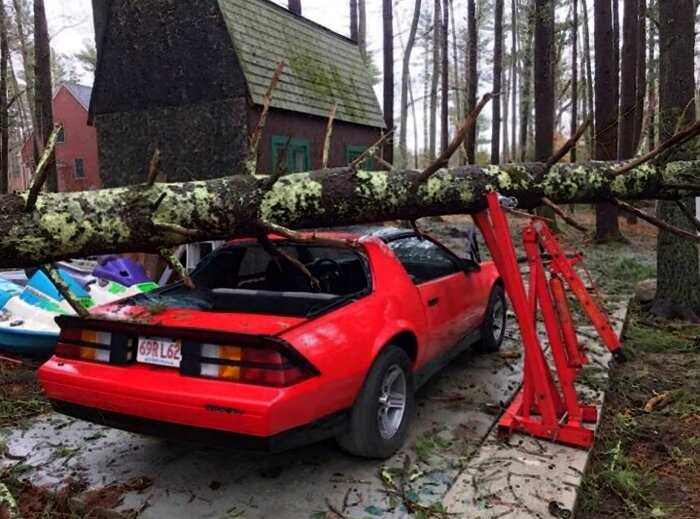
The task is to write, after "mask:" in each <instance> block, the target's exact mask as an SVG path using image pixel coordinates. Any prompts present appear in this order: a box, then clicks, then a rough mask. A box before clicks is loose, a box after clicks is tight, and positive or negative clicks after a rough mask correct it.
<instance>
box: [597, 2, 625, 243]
mask: <svg viewBox="0 0 700 519" xmlns="http://www.w3.org/2000/svg"><path fill="white" fill-rule="evenodd" d="M593 5H594V22H595V118H596V132H597V133H596V148H595V158H596V159H597V160H613V159H615V157H617V115H618V108H619V102H618V99H617V96H616V95H615V92H616V90H615V83H616V80H615V74H616V70H617V68H616V66H615V52H614V46H615V43H614V37H613V17H612V12H611V9H610V2H608V1H596V2H594V3H593ZM595 238H596V241H599V242H605V241H610V240H619V239H621V234H620V226H619V221H618V209H617V207H616V206H614V205H612V204H609V203H601V204H598V205H597V206H596V235H595Z"/></svg>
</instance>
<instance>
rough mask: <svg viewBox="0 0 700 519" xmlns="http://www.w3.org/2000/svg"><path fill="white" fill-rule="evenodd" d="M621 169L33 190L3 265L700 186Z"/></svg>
mask: <svg viewBox="0 0 700 519" xmlns="http://www.w3.org/2000/svg"><path fill="white" fill-rule="evenodd" d="M620 166H621V164H620V163H613V162H609V163H601V162H599V163H595V162H591V163H587V164H574V165H572V164H559V165H555V166H553V167H552V168H551V169H549V170H547V168H546V167H545V165H544V164H516V165H507V166H487V167H477V166H470V167H465V168H458V169H453V170H449V171H448V170H440V171H438V172H437V173H435V174H434V175H433V176H431V177H430V178H428V179H427V180H425V178H424V176H423V173H422V172H419V171H396V172H384V171H379V172H368V171H359V172H354V171H352V170H349V169H337V170H326V171H317V172H311V173H299V174H294V175H289V176H285V177H282V178H280V179H279V180H277V181H276V182H275V183H274V184H273V185H272V186H270V184H271V182H270V181H269V180H268V179H267V178H261V177H253V176H249V175H236V176H231V177H228V178H223V179H217V180H211V181H206V182H188V183H180V184H155V185H153V186H149V185H148V184H143V185H141V186H132V187H128V188H118V189H105V190H100V191H91V192H82V193H71V194H56V193H46V194H42V195H41V196H40V197H39V198H38V200H37V203H36V207H35V208H34V209H33V210H32V211H27V209H26V208H25V207H26V198H27V195H26V194H25V195H17V194H15V195H5V196H2V197H0V268H9V267H28V266H36V265H43V264H47V263H51V262H55V261H58V260H63V259H68V258H76V257H85V256H90V255H97V254H107V253H122V252H156V253H157V252H158V251H160V250H163V248H167V247H172V246H176V245H180V244H183V243H188V242H194V241H202V240H209V239H227V238H230V237H232V236H236V235H255V234H256V233H257V232H259V231H260V224H261V222H270V223H276V224H280V225H284V226H285V227H288V228H292V229H303V228H314V227H331V226H336V225H351V224H362V223H372V222H380V221H387V220H415V219H417V218H421V217H426V216H439V215H447V214H467V213H474V212H477V211H479V210H481V209H483V208H484V207H485V197H484V195H485V194H486V193H487V192H488V191H490V190H498V191H499V192H501V193H502V194H503V195H506V196H512V197H515V198H517V199H518V201H519V204H520V207H522V208H525V209H530V208H534V207H537V206H539V205H540V204H541V201H542V198H543V197H547V198H548V199H550V200H551V201H553V202H556V203H559V204H568V203H589V202H590V203H592V202H598V201H603V200H608V199H611V198H619V199H625V200H639V199H677V198H680V197H681V195H685V196H687V195H688V192H687V191H680V190H677V189H672V188H669V187H668V186H669V185H670V184H673V183H674V182H675V183H682V182H685V183H686V184H687V183H688V182H694V183H700V182H698V181H700V161H694V162H676V163H672V164H669V165H668V166H666V167H665V168H662V169H661V168H657V167H655V166H652V165H650V164H643V165H640V166H638V167H636V168H634V169H632V170H630V171H627V172H626V173H625V174H624V175H618V176H616V175H614V171H616V170H617V169H619V168H620Z"/></svg>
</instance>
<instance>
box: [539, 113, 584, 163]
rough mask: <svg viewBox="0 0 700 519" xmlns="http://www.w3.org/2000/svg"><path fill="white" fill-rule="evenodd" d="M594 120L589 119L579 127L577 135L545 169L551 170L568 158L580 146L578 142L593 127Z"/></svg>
mask: <svg viewBox="0 0 700 519" xmlns="http://www.w3.org/2000/svg"><path fill="white" fill-rule="evenodd" d="M592 121H593V119H592V118H591V117H589V118H588V119H586V121H585V122H584V123H583V124H582V125H581V126H580V127H579V129H578V131H577V132H576V134H575V135H573V136H572V137H571V138H570V139H569V140H568V141H566V144H564V146H562V147H561V149H560V150H559V151H558V152H556V153H555V154H554V155H553V156H552V158H551V159H549V160H548V161H547V164H546V165H545V167H546V168H547V170H549V169H551V168H552V167H553V166H554V165H555V164H558V163H559V162H561V161H562V160H563V159H564V157H566V156H567V155H568V154H569V153H570V152H571V150H572V149H574V147H575V146H576V144H578V141H580V140H581V137H583V134H584V133H586V130H587V129H588V127H589V126H590V125H591V123H592Z"/></svg>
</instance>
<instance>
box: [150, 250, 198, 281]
mask: <svg viewBox="0 0 700 519" xmlns="http://www.w3.org/2000/svg"><path fill="white" fill-rule="evenodd" d="M159 254H160V257H161V258H163V260H164V261H165V262H166V263H167V264H168V266H169V267H170V268H171V269H173V272H175V273H177V275H178V276H180V277H181V278H182V282H183V283H184V284H185V286H186V287H187V288H189V289H190V290H194V289H195V288H197V287H196V286H195V284H194V281H192V278H191V277H190V274H189V272H187V269H186V268H185V266H184V265H183V264H182V262H181V261H180V259H179V258H178V257H177V256H176V255H175V251H174V250H173V249H161V250H160V251H159Z"/></svg>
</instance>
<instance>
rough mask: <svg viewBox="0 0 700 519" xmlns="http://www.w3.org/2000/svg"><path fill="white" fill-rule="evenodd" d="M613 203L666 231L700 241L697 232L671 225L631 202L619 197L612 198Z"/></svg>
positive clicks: (696, 241)
mask: <svg viewBox="0 0 700 519" xmlns="http://www.w3.org/2000/svg"><path fill="white" fill-rule="evenodd" d="M611 203H613V204H614V205H616V206H618V207H619V208H620V209H624V210H625V211H627V212H628V213H632V214H633V215H636V216H638V217H639V218H641V219H642V220H644V221H645V222H648V223H650V224H651V225H653V226H655V227H658V228H659V229H663V230H664V231H668V232H670V233H673V234H675V235H677V236H680V237H681V238H686V239H688V240H691V241H694V242H695V243H700V236H698V235H697V234H693V233H691V232H688V231H686V230H684V229H681V228H679V227H676V226H674V225H671V224H669V223H666V222H664V221H663V220H660V219H658V218H656V217H655V216H652V215H650V214H649V213H645V212H644V211H642V210H641V209H637V208H636V207H634V206H633V205H631V204H628V203H627V202H623V201H622V200H617V199H612V200H611Z"/></svg>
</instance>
